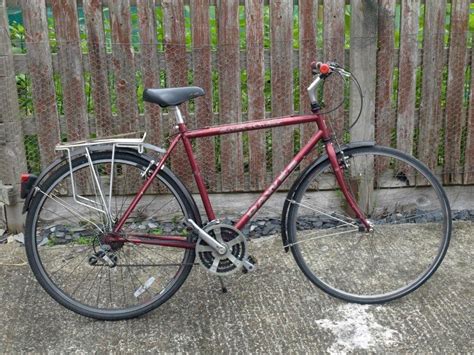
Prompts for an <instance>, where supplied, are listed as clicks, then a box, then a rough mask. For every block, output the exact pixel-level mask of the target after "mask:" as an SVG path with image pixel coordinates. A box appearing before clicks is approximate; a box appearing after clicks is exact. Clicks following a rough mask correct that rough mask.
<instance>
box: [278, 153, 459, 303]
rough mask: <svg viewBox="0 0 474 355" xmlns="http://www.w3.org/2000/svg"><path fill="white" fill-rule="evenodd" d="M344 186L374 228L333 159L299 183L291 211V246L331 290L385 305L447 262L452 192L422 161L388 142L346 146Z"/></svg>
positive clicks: (309, 271) (308, 272) (312, 274)
mask: <svg viewBox="0 0 474 355" xmlns="http://www.w3.org/2000/svg"><path fill="white" fill-rule="evenodd" d="M344 153H345V156H346V166H345V168H344V169H343V171H344V176H345V181H346V184H347V185H348V187H349V190H350V191H351V193H352V195H353V196H354V198H355V200H356V201H357V202H358V204H359V207H360V208H361V210H362V211H363V212H364V214H365V216H366V217H367V218H368V219H369V221H370V223H371V224H372V225H373V231H372V232H367V231H366V230H365V228H364V226H363V225H362V224H361V223H360V221H358V220H357V219H356V218H355V215H354V213H353V211H352V210H351V208H350V206H349V205H348V203H347V201H346V200H345V198H344V195H343V194H342V192H341V190H340V188H339V186H338V184H337V182H336V179H335V176H334V173H333V171H332V167H331V165H330V163H329V161H328V160H326V161H324V162H322V163H321V164H319V165H317V166H315V167H313V168H311V171H309V173H308V174H305V175H306V177H305V178H304V179H302V180H301V181H300V182H299V186H298V188H297V189H296V191H295V193H294V194H293V197H292V198H290V201H289V203H290V204H291V206H290V208H289V211H288V215H287V216H288V219H287V225H286V227H287V231H288V246H289V247H290V248H291V251H292V253H293V256H294V258H295V259H296V262H297V264H298V266H299V267H300V268H301V270H302V271H303V272H304V274H305V275H306V276H307V277H308V278H309V279H310V280H311V281H312V282H313V283H314V284H315V285H317V286H318V287H319V288H321V289H322V290H324V291H325V292H327V293H329V294H331V295H333V296H335V297H338V298H341V299H344V300H346V301H349V302H356V303H382V302H387V301H391V300H394V299H397V298H399V297H402V296H404V295H406V294H408V293H410V292H412V291H414V290H415V289H416V288H418V287H419V286H421V285H422V284H423V283H424V282H425V281H426V280H427V279H428V278H429V277H430V276H431V275H432V274H433V273H434V272H435V270H436V269H437V267H438V266H439V265H440V263H441V261H442V260H443V257H444V255H445V254H446V250H447V248H448V245H449V240H450V235H451V228H452V227H451V212H450V208H449V203H448V199H447V197H446V194H445V192H444V190H443V188H442V186H441V185H440V183H439V182H438V180H437V179H436V178H435V177H434V175H433V174H432V173H431V172H430V171H429V170H428V168H426V166H424V165H423V164H422V163H420V162H419V161H418V160H416V159H414V158H413V157H411V156H408V155H406V154H404V153H402V152H400V151H397V150H395V149H391V148H384V147H378V146H375V147H363V148H353V149H348V150H346V151H344Z"/></svg>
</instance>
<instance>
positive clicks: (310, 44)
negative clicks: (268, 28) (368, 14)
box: [298, 0, 319, 169]
mask: <svg viewBox="0 0 474 355" xmlns="http://www.w3.org/2000/svg"><path fill="white" fill-rule="evenodd" d="M317 15H318V1H317V0H307V1H300V3H299V6H298V17H299V49H300V50H299V84H300V87H299V91H300V92H299V94H300V95H299V97H300V107H299V112H300V113H302V114H303V113H305V114H307V113H311V104H310V102H309V97H308V92H307V88H308V86H309V85H310V84H311V82H312V81H313V74H312V71H311V66H310V65H311V62H312V61H315V60H316V59H318V60H319V58H316V35H317V32H316V23H317V22H316V21H317ZM300 130H301V146H304V144H306V142H308V140H309V139H310V138H311V136H312V135H313V134H314V133H315V131H316V130H317V126H316V124H315V123H308V124H305V125H301V128H300ZM316 156H317V152H316V150H313V151H312V152H311V153H310V154H308V156H307V157H306V158H305V160H304V161H303V162H302V164H301V169H303V168H304V167H305V166H306V165H308V164H309V163H310V162H311V161H313V160H314V159H315V158H316Z"/></svg>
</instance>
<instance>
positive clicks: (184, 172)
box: [162, 0, 192, 188]
mask: <svg viewBox="0 0 474 355" xmlns="http://www.w3.org/2000/svg"><path fill="white" fill-rule="evenodd" d="M162 6H163V26H164V30H165V33H164V36H165V60H166V86H167V87H177V86H187V85H188V77H187V76H188V71H187V63H186V41H185V26H184V5H183V1H182V0H175V1H171V0H166V1H162ZM187 107H188V104H187V103H184V104H182V105H181V106H180V110H181V112H182V114H183V117H185V118H187V116H188V115H187V112H188V111H187ZM170 116H171V117H169V119H168V122H163V134H164V135H165V136H166V135H167V134H172V133H173V132H174V131H175V130H174V128H172V127H173V126H174V125H175V124H176V120H175V118H174V117H172V115H170ZM187 123H188V124H189V126H192V123H191V122H187ZM188 166H189V164H188V163H187V158H186V154H185V152H184V148H183V146H182V145H181V144H179V145H178V146H177V149H176V150H175V151H174V153H173V154H172V157H171V167H172V169H173V171H174V172H175V173H177V174H178V176H179V177H180V178H182V179H183V181H184V182H185V184H186V186H188V187H189V188H191V186H192V176H191V173H190V172H189V168H188Z"/></svg>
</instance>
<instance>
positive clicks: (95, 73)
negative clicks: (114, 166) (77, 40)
mask: <svg viewBox="0 0 474 355" xmlns="http://www.w3.org/2000/svg"><path fill="white" fill-rule="evenodd" d="M84 15H85V21H86V28H87V46H88V54H89V71H90V76H91V94H92V98H93V101H94V114H95V121H96V132H95V133H96V135H97V137H105V136H110V135H112V133H113V130H112V109H111V106H110V91H109V85H108V83H109V77H108V76H109V75H108V73H109V71H108V66H107V52H106V48H105V35H104V27H103V16H102V1H101V0H84Z"/></svg>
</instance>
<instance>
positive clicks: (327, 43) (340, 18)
mask: <svg viewBox="0 0 474 355" xmlns="http://www.w3.org/2000/svg"><path fill="white" fill-rule="evenodd" d="M344 5H345V1H344V0H333V1H325V2H324V30H323V31H324V33H323V37H324V58H323V60H324V61H334V62H337V63H339V64H340V65H344V64H343V63H344V31H345V23H344ZM343 99H344V85H343V83H342V80H340V79H339V78H337V77H336V76H333V77H332V78H331V79H329V80H328V83H327V85H326V86H325V88H324V104H325V107H324V108H323V109H322V112H325V111H328V110H332V109H334V108H335V107H336V106H337V105H338V104H339V103H340V102H341V101H342V100H343ZM327 116H328V117H329V120H330V123H331V126H332V127H333V128H334V131H335V132H336V134H337V135H338V136H340V134H341V133H342V130H343V128H344V108H343V107H340V108H338V109H337V110H335V111H333V112H331V113H330V114H328V115H327Z"/></svg>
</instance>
